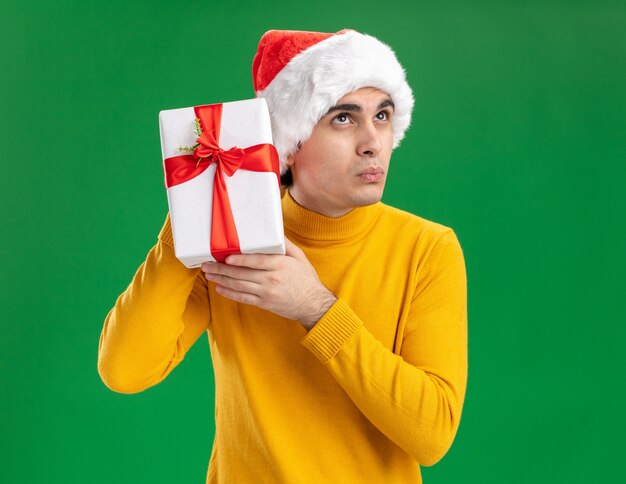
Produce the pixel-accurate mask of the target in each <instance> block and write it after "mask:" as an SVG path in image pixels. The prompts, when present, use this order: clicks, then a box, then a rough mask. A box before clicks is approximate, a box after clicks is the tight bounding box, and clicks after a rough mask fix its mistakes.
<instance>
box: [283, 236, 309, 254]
mask: <svg viewBox="0 0 626 484" xmlns="http://www.w3.org/2000/svg"><path fill="white" fill-rule="evenodd" d="M285 251H286V255H289V256H291V257H295V258H297V259H301V258H302V257H304V258H306V256H305V255H304V252H302V249H301V248H300V247H298V246H297V245H296V244H294V243H293V242H292V241H291V240H289V239H288V238H287V237H285Z"/></svg>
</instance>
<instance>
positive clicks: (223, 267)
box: [202, 262, 265, 283]
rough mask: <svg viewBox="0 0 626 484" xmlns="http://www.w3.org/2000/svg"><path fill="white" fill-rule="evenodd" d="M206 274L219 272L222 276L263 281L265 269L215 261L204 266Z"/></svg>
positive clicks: (257, 281)
mask: <svg viewBox="0 0 626 484" xmlns="http://www.w3.org/2000/svg"><path fill="white" fill-rule="evenodd" d="M202 270H203V271H204V273H205V274H219V275H222V276H228V277H232V278H233V279H241V280H244V281H251V282H256V283H261V282H262V278H263V274H264V273H265V271H263V270H259V269H251V268H249V267H237V266H234V265H231V264H222V263H220V262H213V263H211V264H207V265H206V266H205V265H203V266H202Z"/></svg>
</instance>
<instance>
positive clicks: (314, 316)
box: [299, 289, 337, 331]
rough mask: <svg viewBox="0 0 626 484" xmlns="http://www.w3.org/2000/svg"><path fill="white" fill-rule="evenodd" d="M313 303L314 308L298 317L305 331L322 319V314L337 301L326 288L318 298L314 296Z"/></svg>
mask: <svg viewBox="0 0 626 484" xmlns="http://www.w3.org/2000/svg"><path fill="white" fill-rule="evenodd" d="M314 300H315V304H314V308H313V310H312V311H311V313H310V314H309V315H307V316H306V317H304V318H300V320H299V321H300V324H302V326H304V327H305V328H306V330H307V331H310V330H311V328H313V326H315V324H316V323H317V322H318V321H319V320H320V319H322V317H323V316H324V314H326V313H327V312H328V310H329V309H330V308H331V306H332V305H333V304H335V301H337V297H336V296H335V295H334V294H333V293H332V292H330V291H329V290H328V289H326V290H325V291H324V292H323V293H322V294H321V295H320V297H319V298H314Z"/></svg>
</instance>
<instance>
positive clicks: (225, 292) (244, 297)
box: [215, 286, 261, 306]
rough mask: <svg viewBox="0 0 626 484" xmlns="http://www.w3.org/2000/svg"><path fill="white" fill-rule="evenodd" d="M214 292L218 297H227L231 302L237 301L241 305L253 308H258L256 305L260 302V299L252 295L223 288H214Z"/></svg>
mask: <svg viewBox="0 0 626 484" xmlns="http://www.w3.org/2000/svg"><path fill="white" fill-rule="evenodd" d="M215 291H216V292H217V293H218V294H219V295H220V296H224V297H227V298H228V299H232V300H233V301H237V302H240V303H243V304H252V305H253V306H258V303H259V302H260V301H261V299H260V298H259V297H258V296H255V295H254V294H250V293H247V292H239V291H235V290H233V289H229V288H227V287H224V286H215Z"/></svg>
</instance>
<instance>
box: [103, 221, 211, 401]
mask: <svg viewBox="0 0 626 484" xmlns="http://www.w3.org/2000/svg"><path fill="white" fill-rule="evenodd" d="M210 317H211V316H210V310H209V296H208V292H207V281H206V279H205V278H204V277H203V275H202V271H201V270H200V269H188V268H187V267H185V265H184V264H183V263H182V262H180V261H179V260H178V259H177V258H176V256H175V254H174V244H173V238H172V229H171V222H170V217H169V214H168V215H167V217H166V219H165V223H164V224H163V228H162V229H161V232H160V233H159V236H158V241H157V243H156V244H155V245H154V246H153V247H152V248H151V249H150V251H149V253H148V255H147V257H146V260H145V261H144V262H143V263H142V264H141V266H140V267H139V269H138V270H137V272H136V273H135V276H134V277H133V279H132V281H131V282H130V284H129V285H128V287H127V288H126V290H125V291H124V292H123V293H122V294H121V295H120V296H119V297H118V298H117V301H116V302H115V305H114V306H113V308H112V309H111V310H110V311H109V313H108V315H107V316H106V318H105V321H104V327H103V329H102V332H101V334H100V342H99V346H98V372H99V373H100V377H101V378H102V381H103V382H104V383H105V384H106V386H107V387H109V388H110V389H111V390H113V391H116V392H120V393H137V392H140V391H143V390H145V389H146V388H149V387H151V386H154V385H156V384H158V383H159V382H161V381H162V380H163V379H165V377H166V376H167V375H168V374H169V373H170V372H171V371H172V370H173V369H174V368H175V367H176V366H177V365H178V363H180V362H181V361H182V360H183V358H184V357H185V354H186V352H187V350H189V348H190V347H191V346H192V345H193V344H194V343H195V342H196V341H197V339H198V338H199V337H200V335H201V334H202V333H203V332H204V331H205V330H206V329H207V328H208V326H209V324H210Z"/></svg>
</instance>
